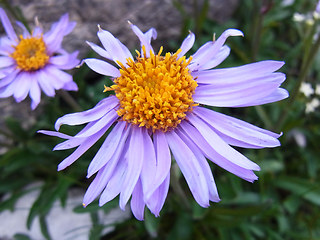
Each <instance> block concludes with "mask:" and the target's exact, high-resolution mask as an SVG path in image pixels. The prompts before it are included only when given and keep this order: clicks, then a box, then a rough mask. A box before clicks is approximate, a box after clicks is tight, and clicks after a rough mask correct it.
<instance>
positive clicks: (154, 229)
mask: <svg viewBox="0 0 320 240" xmlns="http://www.w3.org/2000/svg"><path fill="white" fill-rule="evenodd" d="M159 223H160V219H159V218H156V217H155V216H154V215H153V214H151V213H150V212H149V211H145V220H144V226H145V228H146V230H147V231H148V233H149V235H150V236H151V237H152V238H155V237H157V236H158V228H159Z"/></svg>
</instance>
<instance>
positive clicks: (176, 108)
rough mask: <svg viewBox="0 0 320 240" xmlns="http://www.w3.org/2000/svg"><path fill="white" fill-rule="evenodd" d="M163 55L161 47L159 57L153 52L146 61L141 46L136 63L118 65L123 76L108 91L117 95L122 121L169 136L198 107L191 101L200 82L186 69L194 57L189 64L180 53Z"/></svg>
mask: <svg viewBox="0 0 320 240" xmlns="http://www.w3.org/2000/svg"><path fill="white" fill-rule="evenodd" d="M162 51H163V48H162V47H161V48H160V50H159V52H158V54H157V55H155V54H154V53H153V52H152V51H150V57H146V48H145V46H142V53H143V54H140V53H138V56H137V57H136V61H132V60H131V59H127V67H125V66H123V65H121V64H120V63H118V64H119V65H120V66H121V68H122V69H120V73H121V76H120V77H118V78H116V79H115V80H114V82H115V85H112V86H111V87H105V91H110V90H114V91H115V94H116V96H117V98H118V99H119V101H120V108H119V109H118V111H117V113H118V115H119V116H120V117H122V120H124V121H126V122H129V123H131V124H135V125H138V126H139V127H142V126H144V127H146V128H150V129H152V130H153V131H155V130H161V131H163V132H166V131H170V130H172V129H173V128H175V127H177V126H178V124H179V123H180V122H181V121H182V120H183V119H185V117H186V114H187V112H190V111H192V108H193V107H194V106H195V105H197V104H195V103H194V102H193V98H192V95H193V94H194V91H195V89H196V87H197V82H196V81H195V80H194V79H193V77H192V76H191V74H190V72H189V69H188V68H187V66H188V64H189V63H190V61H191V57H190V58H189V60H188V61H187V60H186V57H185V56H183V57H180V58H178V54H179V53H180V52H181V50H178V51H177V52H176V53H174V54H171V53H166V54H165V56H160V54H161V53H162ZM142 56H144V57H142Z"/></svg>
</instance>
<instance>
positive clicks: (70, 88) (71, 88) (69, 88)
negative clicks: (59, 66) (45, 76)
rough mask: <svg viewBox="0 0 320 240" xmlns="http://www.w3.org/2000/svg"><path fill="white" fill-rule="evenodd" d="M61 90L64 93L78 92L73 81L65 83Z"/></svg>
mask: <svg viewBox="0 0 320 240" xmlns="http://www.w3.org/2000/svg"><path fill="white" fill-rule="evenodd" d="M62 89H64V90H66V91H78V85H77V84H76V83H75V82H74V81H70V82H67V83H66V84H65V85H63V87H62Z"/></svg>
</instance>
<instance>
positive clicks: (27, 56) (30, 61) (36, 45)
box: [11, 35, 49, 71]
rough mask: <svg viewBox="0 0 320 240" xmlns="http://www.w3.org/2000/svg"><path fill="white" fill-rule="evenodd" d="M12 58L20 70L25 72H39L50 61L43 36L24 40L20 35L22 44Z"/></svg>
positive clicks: (16, 48) (17, 47)
mask: <svg viewBox="0 0 320 240" xmlns="http://www.w3.org/2000/svg"><path fill="white" fill-rule="evenodd" d="M11 57H12V58H13V59H14V60H15V61H16V63H17V66H18V68H20V69H22V70H25V71H34V70H38V69H40V68H42V67H43V66H45V65H46V64H47V62H48V61H49V56H48V55H47V51H46V44H45V43H44V41H43V38H42V36H41V37H39V38H37V37H30V38H23V36H22V35H20V42H19V44H18V45H17V46H16V47H15V51H14V52H13V53H12V54H11Z"/></svg>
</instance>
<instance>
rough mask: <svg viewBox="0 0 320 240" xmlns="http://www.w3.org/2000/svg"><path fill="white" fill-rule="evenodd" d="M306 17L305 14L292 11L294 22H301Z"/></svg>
mask: <svg viewBox="0 0 320 240" xmlns="http://www.w3.org/2000/svg"><path fill="white" fill-rule="evenodd" d="M306 19H307V16H306V15H303V14H301V13H294V14H293V21H295V22H303V21H305V20H306Z"/></svg>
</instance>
